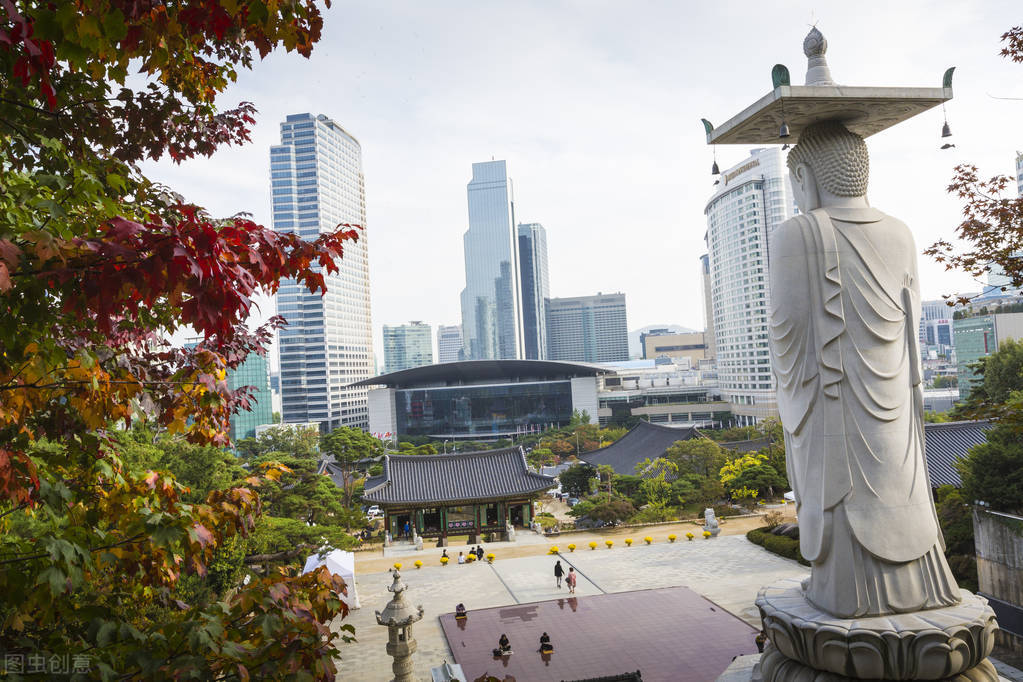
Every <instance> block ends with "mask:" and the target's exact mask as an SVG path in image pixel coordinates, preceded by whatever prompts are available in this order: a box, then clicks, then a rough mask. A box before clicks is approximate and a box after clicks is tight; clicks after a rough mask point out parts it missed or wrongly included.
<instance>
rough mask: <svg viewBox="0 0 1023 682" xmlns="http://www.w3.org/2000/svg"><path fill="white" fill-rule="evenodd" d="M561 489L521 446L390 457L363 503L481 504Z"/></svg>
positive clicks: (367, 487)
mask: <svg viewBox="0 0 1023 682" xmlns="http://www.w3.org/2000/svg"><path fill="white" fill-rule="evenodd" d="M556 485H557V480H556V479H554V478H553V477H551V476H543V475H541V474H537V473H533V472H532V471H529V469H528V468H527V467H526V458H525V455H523V453H522V448H520V447H518V446H515V447H510V448H504V449H502V450H488V451H484V452H461V453H457V454H447V455H387V456H386V457H385V458H384V474H383V476H376V477H373V478H372V479H369V480H368V481H367V484H366V492H365V493H364V494H363V496H362V499H363V500H364V501H366V502H368V503H376V504H380V505H390V506H395V505H406V504H413V505H431V504H449V503H455V502H478V501H482V500H488V499H491V500H493V499H502V498H508V497H516V496H520V495H532V494H534V493H539V492H542V491H544V490H547V489H548V488H553V487H554V486H556ZM371 486H372V487H371Z"/></svg>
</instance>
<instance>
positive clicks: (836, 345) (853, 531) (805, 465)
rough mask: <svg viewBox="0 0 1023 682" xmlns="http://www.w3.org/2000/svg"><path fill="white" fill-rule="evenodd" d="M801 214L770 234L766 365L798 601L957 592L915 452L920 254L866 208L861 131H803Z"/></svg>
mask: <svg viewBox="0 0 1023 682" xmlns="http://www.w3.org/2000/svg"><path fill="white" fill-rule="evenodd" d="M788 166H789V170H790V173H791V180H792V187H793V192H794V194H795V196H796V203H797V205H798V206H799V209H800V215H797V216H795V217H794V218H792V219H790V220H788V221H786V222H785V223H784V224H782V225H781V226H780V227H779V228H778V229H777V231H776V232H775V233H774V234H773V235H772V236H771V243H770V283H771V301H772V305H771V323H770V341H771V360H772V364H773V369H774V372H775V375H776V378H777V384H778V410H779V412H780V415H781V420H782V423H783V424H784V427H785V442H786V450H787V455H788V470H789V480H790V481H791V483H792V485H793V488H794V491H795V494H796V499H797V501H798V517H799V527H800V550H801V551H802V554H803V556H804V557H805V558H806V559H808V560H809V561H811V562H812V564H813V567H812V571H811V576H810V578H808V580H807V581H806V582H804V590H805V596H806V598H807V599H808V600H809V601H810V602H811V603H812V604H814V605H815V606H817V607H818V608H820V609H822V610H824V611H826V612H828V613H831V614H833V615H835V616H837V617H840V618H859V617H867V616H876V615H885V614H895V613H906V612H912V611H920V610H924V609H932V608H940V607H944V606H950V605H953V604H956V603H958V602H959V600H960V592H959V588H958V587H957V586H956V582H955V579H954V578H953V577H952V574H951V572H950V570H949V567H948V564H947V563H946V561H945V557H944V554H943V547H944V542H943V540H942V537H941V531H940V529H939V527H938V520H937V516H936V514H935V510H934V503H933V501H932V499H931V486H930V482H929V480H928V474H927V465H926V463H925V460H924V433H923V395H922V387H921V371H920V353H919V348H918V346H917V328H918V324H919V320H920V288H919V279H918V276H917V249H916V246H915V244H914V242H913V237H912V235H911V234H910V232H909V229H908V228H907V227H906V225H905V224H904V223H902V222H901V221H899V220H897V219H895V218H892V217H891V216H888V215H885V214H884V213H882V212H881V211H878V210H877V209H875V208H872V207H871V206H870V204H869V203H868V202H867V197H866V193H867V178H868V171H869V160H868V156H867V147H866V144H865V143H864V141H863V138H862V137H860V136H859V135H857V134H855V133H852V132H850V131H849V130H847V129H846V128H845V127H844V126H843V125H842V124H841V123H840V122H838V121H834V120H832V121H824V122H821V123H815V124H812V125H809V126H807V127H805V128H804V129H803V130H802V132H801V133H800V135H799V142H798V144H797V145H796V146H795V147H794V148H793V149H792V150H791V151H790V152H789V155H788Z"/></svg>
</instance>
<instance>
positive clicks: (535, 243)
mask: <svg viewBox="0 0 1023 682" xmlns="http://www.w3.org/2000/svg"><path fill="white" fill-rule="evenodd" d="M519 278H520V279H521V281H522V338H523V344H524V346H525V358H526V359H527V360H545V359H546V358H547V299H549V298H550V297H551V282H550V274H549V272H548V269H547V231H546V230H545V229H543V225H541V224H540V223H520V224H519Z"/></svg>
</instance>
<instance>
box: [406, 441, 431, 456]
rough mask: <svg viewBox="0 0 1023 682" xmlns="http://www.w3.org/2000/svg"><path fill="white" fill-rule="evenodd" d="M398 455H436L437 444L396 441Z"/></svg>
mask: <svg viewBox="0 0 1023 682" xmlns="http://www.w3.org/2000/svg"><path fill="white" fill-rule="evenodd" d="M398 454H399V455H436V454H437V446H436V445H434V444H433V443H423V444H422V445H413V444H412V443H398Z"/></svg>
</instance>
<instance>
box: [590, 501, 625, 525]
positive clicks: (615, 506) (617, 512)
mask: <svg viewBox="0 0 1023 682" xmlns="http://www.w3.org/2000/svg"><path fill="white" fill-rule="evenodd" d="M635 513H636V507H634V506H633V504H632V502H630V501H629V500H626V499H624V498H622V497H611V496H606V495H605V496H601V497H600V498H598V499H596V500H594V501H593V507H592V508H591V509H590V510H589V513H588V514H587V515H586V516H587V517H588V518H591V519H593V520H594V521H600V522H601V523H620V522H622V521H625V520H626V519H628V518H631V517H632V516H633V515H635Z"/></svg>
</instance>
